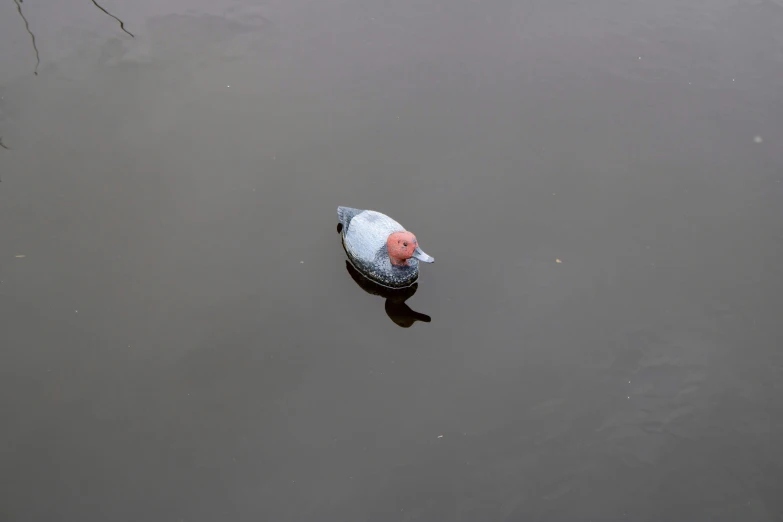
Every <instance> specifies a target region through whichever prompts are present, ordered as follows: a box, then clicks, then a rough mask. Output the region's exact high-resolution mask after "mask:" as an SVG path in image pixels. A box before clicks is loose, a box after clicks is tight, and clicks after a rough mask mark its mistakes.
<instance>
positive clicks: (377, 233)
mask: <svg viewBox="0 0 783 522" xmlns="http://www.w3.org/2000/svg"><path fill="white" fill-rule="evenodd" d="M343 226H345V225H343ZM347 229H348V230H346V231H345V233H344V236H343V244H344V245H345V250H346V251H347V252H348V255H349V256H351V257H352V258H354V259H361V260H365V261H371V260H373V259H374V258H375V256H376V255H377V254H378V251H379V250H381V249H383V248H385V247H386V240H387V239H388V238H389V236H390V235H391V234H393V233H394V232H403V231H405V228H403V226H402V225H400V224H399V223H397V222H396V221H394V220H393V219H392V218H390V217H389V216H387V215H385V214H381V213H380V212H375V211H374V210H364V211H361V212H359V213H358V214H356V215H355V216H353V217H352V218H351V220H350V223H349V226H348V227H347Z"/></svg>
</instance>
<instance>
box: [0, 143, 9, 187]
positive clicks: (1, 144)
mask: <svg viewBox="0 0 783 522" xmlns="http://www.w3.org/2000/svg"><path fill="white" fill-rule="evenodd" d="M0 147H3V148H4V149H5V150H11V149H10V148H9V147H6V146H5V143H3V137H2V136H0ZM2 181H3V180H2V178H0V183H1V182H2Z"/></svg>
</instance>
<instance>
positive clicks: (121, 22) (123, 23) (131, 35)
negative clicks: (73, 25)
mask: <svg viewBox="0 0 783 522" xmlns="http://www.w3.org/2000/svg"><path fill="white" fill-rule="evenodd" d="M92 3H93V4H94V5H95V7H97V8H98V9H100V10H101V11H103V12H104V13H106V14H107V15H109V16H111V17H112V18H114V19H115V20H117V22H119V24H120V29H122V30H123V31H125V32H126V33H128V34H129V35H130V37H131V38H136V37H135V36H134V35H133V33H131V32H130V31H128V30H127V29H125V22H123V21H122V20H120V19H119V18H117V17H116V16H114V15H113V14H111V13H110V12H109V11H107V10H106V9H104V8H103V7H101V6H100V5H99V4H98V2H96V1H95V0H92Z"/></svg>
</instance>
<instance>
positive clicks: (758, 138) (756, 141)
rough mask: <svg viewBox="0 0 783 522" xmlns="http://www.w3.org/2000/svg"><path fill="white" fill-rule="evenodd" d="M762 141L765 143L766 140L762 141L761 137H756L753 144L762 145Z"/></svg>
mask: <svg viewBox="0 0 783 522" xmlns="http://www.w3.org/2000/svg"><path fill="white" fill-rule="evenodd" d="M762 141H764V140H763V139H761V136H756V137H755V138H753V142H754V143H761V142H762Z"/></svg>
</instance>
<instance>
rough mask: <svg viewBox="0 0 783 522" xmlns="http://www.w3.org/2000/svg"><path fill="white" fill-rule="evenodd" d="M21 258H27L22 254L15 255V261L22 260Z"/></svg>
mask: <svg viewBox="0 0 783 522" xmlns="http://www.w3.org/2000/svg"><path fill="white" fill-rule="evenodd" d="M23 257H27V256H26V255H24V254H17V255H16V258H17V259H22V258H23Z"/></svg>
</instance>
